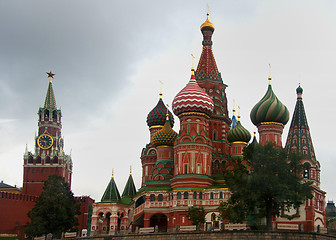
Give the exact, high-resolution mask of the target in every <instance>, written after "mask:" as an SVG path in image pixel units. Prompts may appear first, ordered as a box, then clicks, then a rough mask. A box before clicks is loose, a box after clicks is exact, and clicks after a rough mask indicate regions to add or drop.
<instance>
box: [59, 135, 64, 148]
mask: <svg viewBox="0 0 336 240" xmlns="http://www.w3.org/2000/svg"><path fill="white" fill-rule="evenodd" d="M58 147H59V149H60V150H63V147H64V141H63V138H59V139H58Z"/></svg>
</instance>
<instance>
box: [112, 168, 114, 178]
mask: <svg viewBox="0 0 336 240" xmlns="http://www.w3.org/2000/svg"><path fill="white" fill-rule="evenodd" d="M113 177H114V169H113V168H112V178H113Z"/></svg>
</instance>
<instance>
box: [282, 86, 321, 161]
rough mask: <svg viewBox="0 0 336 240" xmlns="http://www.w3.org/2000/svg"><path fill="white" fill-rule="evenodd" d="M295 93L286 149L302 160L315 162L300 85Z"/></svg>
mask: <svg viewBox="0 0 336 240" xmlns="http://www.w3.org/2000/svg"><path fill="white" fill-rule="evenodd" d="M296 93H297V101H296V105H295V109H294V114H293V118H292V122H291V125H290V128H289V131H288V137H287V141H286V148H287V149H288V150H290V151H296V152H297V153H299V154H301V155H302V156H303V157H304V158H309V159H311V160H313V161H314V162H316V157H315V152H314V147H313V142H312V139H311V136H310V131H309V126H308V121H307V117H306V113H305V109H304V105H303V101H302V93H303V89H302V87H301V86H300V85H299V87H298V88H297V89H296Z"/></svg>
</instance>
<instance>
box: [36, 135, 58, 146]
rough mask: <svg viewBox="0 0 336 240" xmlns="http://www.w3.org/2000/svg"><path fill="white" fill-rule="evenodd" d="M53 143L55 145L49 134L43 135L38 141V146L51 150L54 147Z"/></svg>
mask: <svg viewBox="0 0 336 240" xmlns="http://www.w3.org/2000/svg"><path fill="white" fill-rule="evenodd" d="M53 143H54V140H53V139H52V137H51V136H50V135H48V134H42V135H41V136H39V137H38V139H37V144H38V146H39V147H40V148H42V149H48V148H50V147H51V146H52V145H53Z"/></svg>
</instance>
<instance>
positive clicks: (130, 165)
mask: <svg viewBox="0 0 336 240" xmlns="http://www.w3.org/2000/svg"><path fill="white" fill-rule="evenodd" d="M130 175H132V165H130Z"/></svg>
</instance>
